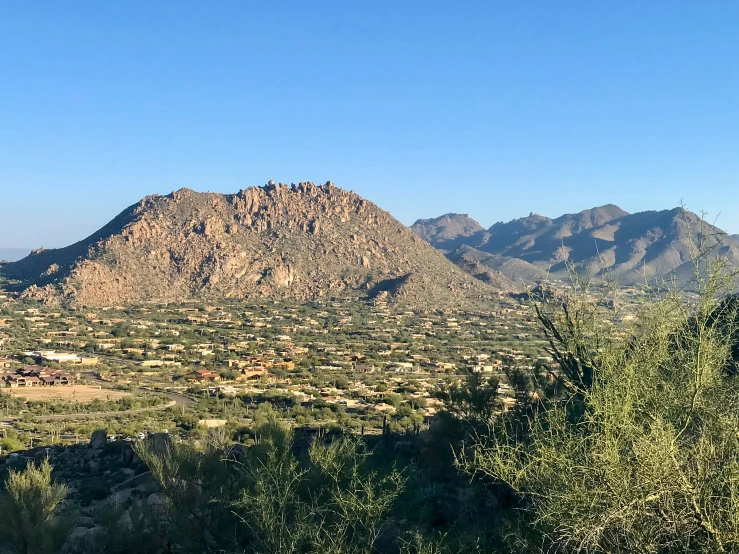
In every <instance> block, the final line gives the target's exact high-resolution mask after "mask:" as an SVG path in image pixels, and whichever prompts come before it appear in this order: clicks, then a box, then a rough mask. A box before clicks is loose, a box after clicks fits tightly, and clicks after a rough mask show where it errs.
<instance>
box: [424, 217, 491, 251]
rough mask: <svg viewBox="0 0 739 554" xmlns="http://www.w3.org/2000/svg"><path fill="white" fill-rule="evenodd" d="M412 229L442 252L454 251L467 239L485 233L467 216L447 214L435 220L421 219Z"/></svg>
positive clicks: (482, 228)
mask: <svg viewBox="0 0 739 554" xmlns="http://www.w3.org/2000/svg"><path fill="white" fill-rule="evenodd" d="M411 229H412V230H413V231H414V232H415V233H416V234H417V235H418V236H419V237H421V238H422V239H423V240H425V241H427V242H429V243H431V245H432V246H434V247H435V248H438V249H440V250H447V251H448V250H453V249H454V248H456V247H457V246H460V245H461V244H463V242H464V240H465V239H468V238H469V237H473V236H475V235H477V234H478V233H483V232H484V231H485V229H484V227H483V226H482V225H480V224H479V223H478V222H477V221H475V220H474V219H472V218H471V217H470V216H468V215H467V214H452V213H449V214H445V215H442V216H440V217H435V218H433V219H419V220H418V221H416V222H415V223H414V224H413V225H411Z"/></svg>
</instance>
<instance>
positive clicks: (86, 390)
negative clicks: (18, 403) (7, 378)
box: [10, 385, 130, 402]
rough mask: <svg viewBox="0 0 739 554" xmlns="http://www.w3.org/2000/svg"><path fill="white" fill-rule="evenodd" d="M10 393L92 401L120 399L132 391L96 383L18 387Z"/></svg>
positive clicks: (40, 398)
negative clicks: (104, 387)
mask: <svg viewBox="0 0 739 554" xmlns="http://www.w3.org/2000/svg"><path fill="white" fill-rule="evenodd" d="M10 394H11V395H13V396H17V397H19V398H24V399H25V400H31V401H47V400H77V401H79V402H91V401H93V400H95V399H96V398H97V399H100V400H118V399H120V398H123V397H124V396H130V393H128V392H123V391H119V390H110V389H102V388H100V387H97V386H94V385H72V386H66V387H65V386H47V387H41V386H38V387H18V388H14V389H10Z"/></svg>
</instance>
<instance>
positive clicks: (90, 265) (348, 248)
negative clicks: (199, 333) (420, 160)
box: [0, 183, 504, 308]
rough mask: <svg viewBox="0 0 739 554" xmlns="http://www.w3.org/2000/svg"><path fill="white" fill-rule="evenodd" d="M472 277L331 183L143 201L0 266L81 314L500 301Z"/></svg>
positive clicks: (186, 193)
mask: <svg viewBox="0 0 739 554" xmlns="http://www.w3.org/2000/svg"><path fill="white" fill-rule="evenodd" d="M479 273H480V277H481V278H478V279H475V278H473V277H471V276H470V275H469V274H468V273H466V272H465V271H462V270H461V269H459V268H458V267H457V266H455V265H454V264H453V263H451V262H450V261H449V260H448V259H446V258H445V257H444V256H443V255H442V254H441V253H440V252H439V251H438V250H436V249H434V248H432V247H431V246H429V244H428V243H427V242H425V241H423V240H421V239H420V238H419V237H418V236H416V234H415V233H413V232H412V231H411V230H410V229H408V228H407V227H405V226H404V225H402V224H401V223H400V222H398V221H397V220H396V219H394V218H393V217H392V216H391V215H390V214H388V213H387V212H385V211H383V210H381V209H380V208H378V207H377V206H375V205H374V204H372V203H371V202H369V201H367V200H365V199H363V198H361V197H360V196H358V195H357V194H355V193H353V192H349V191H346V190H343V189H340V188H338V187H335V186H333V185H332V184H331V183H327V184H326V185H322V186H317V185H314V184H313V183H300V184H297V185H295V184H293V185H292V186H288V185H283V184H275V183H270V184H268V185H266V186H264V187H252V188H249V189H246V190H242V191H240V192H238V193H236V194H229V195H224V194H211V193H197V192H194V191H192V190H189V189H181V190H178V191H176V192H173V193H171V194H169V195H167V196H159V195H154V196H148V197H146V198H144V199H143V200H142V201H141V202H139V203H137V204H135V205H133V206H131V207H129V208H127V209H126V210H124V211H123V212H122V213H121V214H120V215H118V216H117V217H116V218H115V219H113V220H112V221H111V222H110V223H108V224H107V225H106V226H104V227H103V228H102V229H100V230H99V231H97V232H96V233H94V234H93V235H91V236H89V237H87V238H86V239H84V240H82V241H80V242H78V243H76V244H73V245H71V246H68V247H66V248H60V249H53V250H37V251H34V252H32V253H31V255H29V256H27V257H26V258H24V259H22V260H20V261H17V262H14V263H6V264H3V265H2V266H1V267H0V274H2V275H3V276H5V277H6V278H9V279H15V280H20V284H19V285H18V286H17V291H18V292H20V293H21V296H23V297H25V298H31V299H38V300H41V301H45V302H49V303H65V304H71V305H77V306H110V305H120V304H137V303H143V302H180V301H183V300H189V299H205V298H213V299H215V298H236V299H238V298H244V299H274V300H297V301H304V300H311V299H317V298H332V297H336V298H358V297H364V298H375V299H377V298H380V299H382V298H386V299H387V300H388V301H394V302H404V303H409V304H415V305H419V306H420V305H428V306H431V307H434V308H436V307H439V306H453V305H457V306H458V305H464V304H466V303H468V302H469V303H479V302H481V300H482V299H484V298H486V297H487V296H492V295H495V294H497V293H496V291H497V290H498V288H499V286H500V285H501V283H495V286H492V285H491V284H490V283H491V282H493V281H495V277H496V276H497V273H496V272H495V271H493V270H490V269H489V268H485V267H482V266H481V267H480V271H479ZM482 274H490V275H488V281H487V282H486V281H485V279H484V278H482V277H484V276H483V275H482ZM500 278H501V279H504V278H503V277H502V276H500Z"/></svg>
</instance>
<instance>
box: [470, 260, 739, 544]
mask: <svg viewBox="0 0 739 554" xmlns="http://www.w3.org/2000/svg"><path fill="white" fill-rule="evenodd" d="M710 250H711V249H710V248H709V249H707V250H705V249H702V250H700V251H699V252H698V253H697V255H696V256H695V259H694V269H695V282H694V291H695V292H694V293H691V294H686V293H685V291H683V290H678V289H676V288H675V287H672V288H668V290H665V289H662V290H661V291H659V292H656V293H653V294H648V295H647V299H646V300H645V301H644V302H643V303H642V304H641V305H640V306H639V307H638V309H636V313H635V314H634V318H633V319H632V320H631V322H630V323H629V324H628V326H626V324H625V323H622V326H621V327H618V326H617V325H614V323H613V321H612V320H611V318H610V317H609V313H611V312H609V308H607V307H605V306H600V308H598V307H597V306H596V307H594V308H591V309H589V310H585V309H583V310H578V311H572V310H570V311H569V312H561V313H560V314H559V315H556V316H555V317H548V321H549V322H550V325H549V326H548V327H547V333H548V336H549V337H550V339H551V340H552V347H553V349H556V350H557V352H558V355H559V359H558V362H559V368H558V369H559V374H560V376H561V377H562V378H563V379H565V380H567V384H568V386H569V389H570V393H569V395H565V396H564V397H563V398H561V399H560V400H559V401H557V402H551V403H549V404H548V405H547V406H546V409H543V410H538V411H536V410H535V411H532V412H530V416H529V417H530V420H529V421H528V424H527V429H528V432H527V434H526V435H525V437H521V436H520V435H519V434H511V433H507V432H506V430H505V428H500V427H498V428H497V429H494V430H493V432H491V433H490V434H489V435H487V436H486V437H483V438H478V439H477V440H476V442H475V443H474V444H473V445H472V447H471V448H470V449H469V450H467V451H466V452H465V453H464V454H463V455H461V456H460V459H459V463H460V465H461V466H462V467H463V468H465V469H466V470H467V471H469V472H470V473H472V474H476V475H485V476H487V477H489V478H492V479H494V480H496V481H498V482H502V483H505V484H506V485H507V486H509V487H510V488H511V489H512V490H513V491H515V493H516V494H517V495H518V496H519V499H520V506H521V507H522V508H523V510H524V512H525V513H526V514H527V515H528V518H529V519H528V525H527V530H526V531H521V532H519V533H516V534H514V535H512V537H513V538H512V543H511V548H512V549H514V550H518V551H522V552H561V553H645V554H646V553H664V554H669V553H673V552H674V553H678V552H680V553H684V552H701V553H706V554H708V553H715V552H739V380H738V378H737V375H736V371H734V370H733V368H734V367H735V365H736V364H735V359H734V354H735V353H736V339H737V337H739V333H738V331H739V311H738V308H739V305H738V304H739V303H737V302H736V301H734V300H732V299H731V298H728V299H727V296H726V295H727V293H729V292H731V291H733V290H734V288H735V281H734V275H733V274H732V272H731V271H729V268H728V266H727V262H726V260H724V259H722V258H720V257H717V256H715V252H711V251H710ZM587 300H588V299H587V298H585V297H583V298H581V299H580V301H581V302H583V304H582V306H584V305H585V304H584V303H585V302H587ZM590 300H592V297H591V298H590ZM545 309H550V310H554V311H549V313H550V314H553V313H555V312H556V309H557V308H556V306H555V307H554V308H545ZM539 313H540V314H541V313H544V312H543V311H542V309H541V308H540V312H539ZM562 324H564V328H562V327H561V325H562ZM573 345H574V346H575V347H576V348H571V347H570V346H573ZM572 402H577V403H579V404H580V405H581V409H579V410H575V411H573V410H572V409H571V403H572Z"/></svg>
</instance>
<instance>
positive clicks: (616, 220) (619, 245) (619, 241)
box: [411, 204, 739, 285]
mask: <svg viewBox="0 0 739 554" xmlns="http://www.w3.org/2000/svg"><path fill="white" fill-rule="evenodd" d="M411 229H413V230H414V231H415V232H416V233H417V234H418V235H419V236H420V237H422V238H424V239H425V240H427V241H428V242H429V243H430V244H431V245H433V246H434V247H436V248H438V249H439V250H440V251H442V252H444V254H445V255H446V256H447V258H449V259H450V260H451V261H453V262H455V263H456V264H457V265H458V266H459V267H462V268H465V267H466V266H469V265H470V264H476V265H481V266H485V267H488V268H490V269H492V270H494V271H498V272H500V273H502V274H503V275H504V276H505V277H507V278H508V279H510V280H511V281H513V282H514V283H519V284H520V283H526V284H530V283H535V282H538V281H541V280H543V279H554V280H556V279H566V278H567V277H568V272H569V270H568V265H569V266H570V267H574V268H575V269H577V270H578V271H582V272H589V273H590V274H591V275H593V276H599V275H603V274H604V272H605V271H608V272H609V274H610V275H613V276H615V277H616V278H617V279H618V282H620V283H621V284H623V285H630V284H634V283H638V282H644V280H645V278H646V279H650V280H651V279H655V278H667V277H671V276H674V277H675V279H676V280H677V281H678V282H679V283H684V282H687V281H689V280H690V279H691V278H692V275H693V268H692V264H691V254H690V248H689V246H688V244H687V243H688V242H690V241H693V242H694V243H697V241H698V237H699V236H700V235H701V234H702V236H704V237H708V238H707V240H708V241H709V242H710V243H712V244H713V243H718V244H717V248H716V250H715V253H716V254H722V255H726V256H728V258H729V259H730V261H731V262H732V263H734V264H736V265H738V266H739V238H738V237H737V236H730V235H727V234H726V233H724V232H723V231H721V230H720V229H718V228H716V227H713V226H711V225H708V224H706V223H705V222H702V221H701V219H700V218H699V217H698V216H697V215H696V214H694V213H692V212H689V211H684V210H682V209H681V208H675V209H672V210H663V211H647V212H639V213H634V214H629V213H627V212H625V211H624V210H622V209H621V208H619V207H618V206H615V205H613V204H609V205H606V206H601V207H598V208H593V209H590V210H584V211H582V212H579V213H575V214H565V215H562V216H560V217H558V218H556V219H550V218H548V217H544V216H541V215H537V214H533V213H532V214H530V215H529V216H528V217H524V218H520V219H514V220H513V221H509V222H507V223H502V222H501V223H496V224H495V225H493V226H492V227H490V228H489V229H487V230H486V229H484V228H482V226H480V225H479V224H478V223H477V222H476V221H474V220H473V219H471V218H470V217H468V216H467V215H463V214H446V215H444V216H441V217H437V218H434V219H421V220H418V221H417V222H416V223H414V224H413V225H412V226H411Z"/></svg>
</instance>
